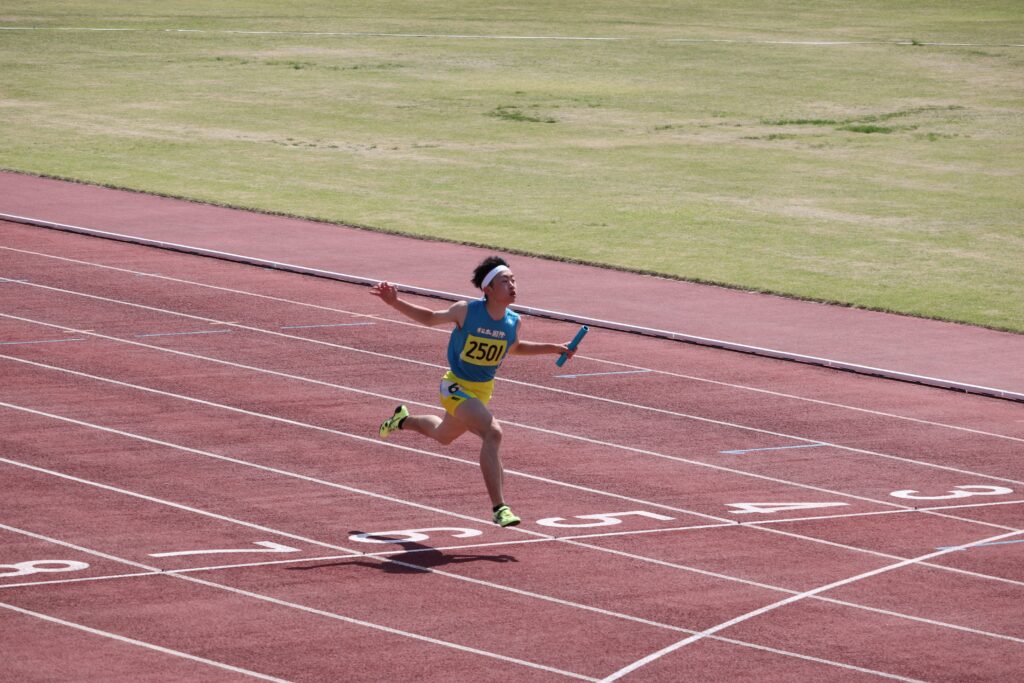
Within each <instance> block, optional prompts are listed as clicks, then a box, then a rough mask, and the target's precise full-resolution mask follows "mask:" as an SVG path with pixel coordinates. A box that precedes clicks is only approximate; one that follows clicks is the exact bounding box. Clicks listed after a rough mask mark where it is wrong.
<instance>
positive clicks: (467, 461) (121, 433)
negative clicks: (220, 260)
mask: <svg viewBox="0 0 1024 683" xmlns="http://www.w3.org/2000/svg"><path fill="white" fill-rule="evenodd" d="M0 358H4V356H2V355H0ZM27 362H28V364H30V365H38V366H40V367H44V368H47V369H57V368H54V367H53V366H45V365H42V364H39V363H35V362H32V361H27ZM65 372H68V373H70V374H74V375H79V376H83V377H87V378H89V379H96V380H100V381H107V382H110V383H112V384H117V385H119V386H126V387H129V388H134V389H140V390H142V391H151V392H153V393H157V394H160V395H165V396H169V397H172V398H178V399H181V400H184V401H190V402H193V403H199V404H200V405H205V406H208V407H212V408H219V409H223V410H229V411H232V412H238V413H241V414H243V415H248V416H250V417H257V418H263V419H267V420H272V421H275V422H281V423H284V424H288V425H291V426H295V427H300V428H306V429H312V430H316V431H320V432H324V433H327V434H332V435H335V436H342V437H348V438H351V439H355V440H357V441H362V442H364V443H372V444H374V445H377V446H383V447H386V448H392V449H395V450H400V451H404V452H407V453H415V454H417V455H426V456H429V457H432V458H438V459H442V460H448V461H450V462H457V463H460V464H463V465H468V466H470V467H479V463H478V462H476V461H474V460H470V459H465V458H457V457H454V456H450V455H445V454H442V453H435V452H433V451H427V450H422V449H418V448H412V447H409V446H402V445H400V444H396V443H392V442H387V441H380V440H379V439H372V438H368V437H365V436H361V435H359V434H351V433H349V432H342V431H339V430H336V429H329V428H327V427H319V426H317V425H312V424H307V423H304V422H296V421H294V420H288V419H286V418H279V417H276V416H274V415H266V414H263V413H254V412H251V411H248V410H245V409H242V408H233V407H231V406H226V405H222V404H219V403H210V402H209V401H204V400H202V399H197V398H191V397H188V396H181V395H178V394H169V393H167V392H162V391H160V390H158V389H148V388H146V387H140V386H138V385H131V384H125V383H124V382H118V381H117V380H107V379H104V378H101V377H97V376H95V375H85V374H84V373H78V372H76V371H74V370H66V371H65ZM0 407H3V408H9V409H11V410H19V411H22V412H26V413H30V414H33V415H38V416H40V417H46V418H50V419H54V420H60V421H62V422H67V423H70V424H75V425H79V426H82V427H88V428H90V429H95V430H98V431H103V432H107V433H110V434H116V435H118V436H124V437H128V438H131V439H138V440H140V441H145V442H147V443H152V444H155V445H158V446H165V447H168V448H173V449H176V450H181V451H185V452H188V453H192V454H195V455H201V456H204V457H208V458H214V459H217V460H223V461H225V462H230V463H234V464H237V465H244V466H246V467H253V468H256V469H260V470H263V471H266V472H272V473H274V474H278V475H281V476H285V477H291V478H295V479H301V480H304V481H308V482H311V483H315V484H319V485H322V486H330V487H332V488H337V489H340V490H343V491H348V492H351V493H356V494H359V495H364V496H373V497H374V498H378V499H381V500H385V501H388V502H391V503H398V504H400V505H407V506H411V507H415V508H417V509H419V510H425V511H428V512H441V513H443V514H453V513H449V512H448V511H445V510H441V509H440V508H435V507H431V506H429V505H424V504H422V503H415V502H412V501H408V500H403V499H400V498H394V497H392V496H386V495H383V494H380V493H374V492H372V491H366V490H363V489H358V488H355V487H352V486H346V485H344V484H338V483H335V482H332V481H327V480H324V479H317V478H315V477H309V476H306V475H302V474H297V473H295V472H289V471H287V470H282V469H279V468H276V467H268V466H266V465H258V464H255V463H251V462H247V461H245V460H239V459H237V458H231V457H228V456H226V455H220V454H218V453H211V452H208V451H202V450H199V449H196V448H189V447H187V446H180V445H178V444H174V443H170V442H168V441H161V440H159V439H153V438H150V437H146V436H142V435H139V434H133V433H131V432H126V431H123V430H119V429H113V428H111V427H104V426H102V425H97V424H93V423H89V422H83V421H81V420H75V419H73V418H69V417H64V416H62V415H56V414H53V413H47V412H44V411H40V410H35V409H34V408H27V407H25V406H19V405H15V404H13V403H7V402H2V401H0ZM505 474H507V475H510V476H516V477H523V478H525V479H530V480H533V481H539V482H541V483H545V484H552V485H554V486H559V487H562V488H569V489H573V490H575V491H582V492H584V493H590V494H594V495H597V496H602V497H605V498H614V499H616V500H625V501H628V502H631V503H638V504H640V505H645V506H649V507H654V508H660V509H663V510H669V511H671V512H678V513H681V514H686V515H693V516H695V517H703V518H707V519H711V520H714V521H716V522H721V523H724V524H727V525H729V526H736V525H738V524H739V522H737V521H736V520H734V519H726V518H724V517H716V516H714V515H708V514H704V513H700V512H696V511H693V510H688V509H686V508H679V507H674V506H671V505H666V504H663V503H656V502H653V501H647V500H643V499H641V498H634V497H632V496H625V495H622V494H618V493H613V492H611V491H602V490H600V489H593V488H589V487H586V486H580V485H579V484H572V483H570V482H563V481H559V480H557V479H549V478H547V477H541V476H538V475H534V474H529V473H527V472H519V471H518V470H514V469H506V470H505ZM900 507H902V506H900ZM458 517H459V518H460V519H464V520H467V521H471V522H477V523H480V524H484V525H486V526H490V524H491V522H490V521H488V520H484V519H479V518H476V517H470V516H468V515H461V514H460V515H458ZM511 530H512V531H516V532H520V533H523V532H524V531H525V530H524V529H522V528H513V529H511Z"/></svg>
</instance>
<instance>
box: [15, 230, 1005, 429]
mask: <svg viewBox="0 0 1024 683" xmlns="http://www.w3.org/2000/svg"><path fill="white" fill-rule="evenodd" d="M0 249H3V250H4V251H14V252H17V253H19V254H29V255H30V256H39V257H41V258H48V259H53V260H56V261H64V262H67V263H77V264H79V265H83V266H89V267H91V268H100V269H103V270H113V271H116V272H119V273H128V274H131V275H142V276H147V277H153V278H158V279H161V280H167V281H168V282H176V283H179V284H184V285H190V286H193V287H202V288H204V289H212V290H214V291H218V292H229V293H231V294H238V295H241V296H247V297H253V298H257V299H265V300H267V301H274V302H278V303H283V304H289V305H292V306H302V307H304V308H312V309H316V310H322V311H329V312H331V313H343V314H346V315H355V316H360V317H364V318H372V319H374V320H378V321H380V322H385V323H390V324H393V325H401V326H405V327H414V328H416V329H418V330H421V331H423V330H425V331H427V332H431V333H435V334H448V332H446V331H444V330H439V329H434V328H429V327H428V328H424V327H423V326H422V325H420V324H419V323H414V322H409V321H406V320H402V319H397V318H386V317H383V316H380V315H375V314H370V313H358V312H356V311H349V310H346V309H343V308H333V307H330V306H320V305H318V304H312V303H308V302H305V301H296V300H294V299H285V298H282V297H276V296H269V295H266V294H259V293H257V292H250V291H246V290H242V289H233V288H231V287H221V286H218V285H211V284H207V283H204V282H196V281H195V280H185V279H182V278H176V277H171V276H168V275H160V274H159V273H144V272H140V271H136V270H131V269H130V268H119V267H117V266H109V265H105V264H102V263H93V262H91V261H83V260H80V259H73V258H68V257H66V256H56V255H54V254H45V253H42V252H38V251H31V250H28V249H16V248H14V247H7V246H0ZM18 282H22V283H25V284H29V281H28V280H18ZM579 357H580V358H587V359H588V360H593V361H596V362H599V363H604V364H606V365H615V366H618V367H625V368H633V369H637V370H648V371H650V372H654V373H657V374H659V375H665V376H667V377H678V378H680V379H685V380H690V381H693V382H701V383H704V384H714V385H716V386H723V387H729V388H731V389H740V390H742V391H750V392H753V393H757V394H764V395H766V396H778V397H780V398H786V399H791V400H795V401H803V402H805V403H813V404H816V405H824V406H829V407H832V408H841V409H843V410H852V411H855V412H860V413H865V414H868V415H880V416H882V417H887V418H892V419H895V420H903V421H906V422H913V423H916V424H924V425H928V426H932V427H941V428H943V429H953V430H956V431H961V432H967V433H970V434H980V435H982V436H990V437H993V438H996V439H1005V440H1009V441H1019V442H1022V443H1024V438H1022V437H1014V436H1008V435H1006V434H996V433H995V432H986V431H984V430H980V429H971V428H970V427H962V426H959V425H951V424H946V423H944V422H935V421H933V420H923V419H920V418H915V417H909V416H906V415H897V414H895V413H886V412H883V411H880V410H872V409H870V408H860V407H858V406H851V405H846V404H844V403H835V402H832V401H822V400H819V399H813V398H808V397H806V396H797V395H795V394H787V393H783V392H779V391H772V390H770V389H762V388H759V387H752V386H748V385H744V384H735V383H732V382H723V381H719V380H713V379H708V378H706V377H697V376H695V375H684V374H681V373H678V372H671V371H669V370H657V369H649V368H643V367H641V366H637V365H630V364H628V363H619V362H616V361H612V360H606V359H603V358H594V357H592V356H579Z"/></svg>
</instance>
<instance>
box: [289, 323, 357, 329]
mask: <svg viewBox="0 0 1024 683" xmlns="http://www.w3.org/2000/svg"><path fill="white" fill-rule="evenodd" d="M375 324H376V323H331V324H329V325H284V326H282V327H281V329H282V330H310V329H313V328H316V327H366V326H367V325H375Z"/></svg>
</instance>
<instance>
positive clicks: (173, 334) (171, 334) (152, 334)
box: [135, 330, 234, 338]
mask: <svg viewBox="0 0 1024 683" xmlns="http://www.w3.org/2000/svg"><path fill="white" fill-rule="evenodd" d="M233 331H234V330H196V331H194V332H149V333H147V334H137V335H135V336H136V337H138V338H144V337H185V336H188V335H190V334H231V333H232V332H233Z"/></svg>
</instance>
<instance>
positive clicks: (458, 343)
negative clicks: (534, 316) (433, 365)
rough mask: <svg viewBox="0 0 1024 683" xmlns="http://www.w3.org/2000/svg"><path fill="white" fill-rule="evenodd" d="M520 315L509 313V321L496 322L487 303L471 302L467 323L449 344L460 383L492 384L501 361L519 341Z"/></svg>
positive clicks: (450, 363) (452, 363) (458, 329)
mask: <svg viewBox="0 0 1024 683" xmlns="http://www.w3.org/2000/svg"><path fill="white" fill-rule="evenodd" d="M518 325H519V314H518V313H516V312H515V311H512V310H509V309H505V317H504V318H502V319H501V320H495V319H494V318H492V317H491V315H490V314H489V313H488V312H487V301H486V299H477V300H476V301H471V302H469V309H468V310H467V311H466V322H465V323H463V325H462V327H456V328H455V329H454V330H452V336H451V337H450V338H449V340H448V365H449V367H450V368H451V370H452V373H453V374H454V375H455V376H456V377H458V378H459V379H462V380H466V381H468V382H490V381H491V380H493V379H494V375H495V374H496V373H497V372H498V367H499V366H500V365H501V361H502V360H504V359H505V356H506V355H507V354H508V349H509V347H510V346H512V344H514V343H515V341H516V328H517V327H518Z"/></svg>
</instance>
